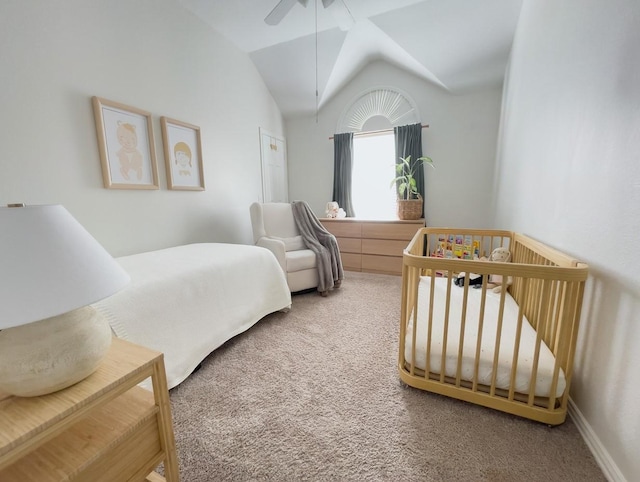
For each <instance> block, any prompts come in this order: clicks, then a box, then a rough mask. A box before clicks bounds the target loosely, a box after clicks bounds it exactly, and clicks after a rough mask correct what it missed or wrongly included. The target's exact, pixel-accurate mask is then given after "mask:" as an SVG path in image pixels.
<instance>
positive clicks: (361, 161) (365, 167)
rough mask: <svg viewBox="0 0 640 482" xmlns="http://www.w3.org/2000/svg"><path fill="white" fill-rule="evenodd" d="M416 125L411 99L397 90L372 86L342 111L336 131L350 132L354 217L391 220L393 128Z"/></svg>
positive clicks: (393, 213)
mask: <svg viewBox="0 0 640 482" xmlns="http://www.w3.org/2000/svg"><path fill="white" fill-rule="evenodd" d="M419 122H420V115H419V113H418V108H417V106H416V104H415V102H413V100H412V99H411V98H410V97H409V96H408V95H406V94H405V93H403V92H400V91H399V90H398V89H395V88H391V87H375V88H372V89H370V90H368V91H366V92H364V93H362V94H360V95H358V96H357V97H356V98H355V99H354V100H353V101H352V102H351V103H350V104H348V105H347V107H346V108H345V110H344V111H343V112H342V115H341V116H340V119H339V121H338V130H337V131H336V132H353V133H354V137H353V176H352V184H351V200H352V203H353V209H354V211H355V213H356V216H357V217H358V218H362V219H394V218H395V217H396V193H395V190H394V189H393V188H391V187H390V184H391V180H392V179H393V178H394V177H395V139H394V135H393V127H395V126H401V125H407V124H416V123H419Z"/></svg>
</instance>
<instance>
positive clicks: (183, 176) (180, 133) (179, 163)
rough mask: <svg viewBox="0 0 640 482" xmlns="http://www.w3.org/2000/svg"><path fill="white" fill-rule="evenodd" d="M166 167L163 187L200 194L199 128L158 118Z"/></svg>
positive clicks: (201, 188)
mask: <svg viewBox="0 0 640 482" xmlns="http://www.w3.org/2000/svg"><path fill="white" fill-rule="evenodd" d="M160 125H161V127H162V139H163V145H164V162H165V164H166V167H167V187H168V188H169V189H174V190H183V191H204V173H203V169H202V145H201V142H200V128H199V127H197V126H194V125H191V124H187V123H186V122H180V121H177V120H175V119H169V118H168V117H160Z"/></svg>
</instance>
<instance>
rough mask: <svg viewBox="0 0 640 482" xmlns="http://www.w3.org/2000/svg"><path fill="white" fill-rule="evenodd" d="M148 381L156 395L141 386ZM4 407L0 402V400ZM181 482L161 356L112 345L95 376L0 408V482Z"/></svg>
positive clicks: (11, 400)
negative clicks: (158, 469)
mask: <svg viewBox="0 0 640 482" xmlns="http://www.w3.org/2000/svg"><path fill="white" fill-rule="evenodd" d="M148 377H151V380H152V383H153V393H152V392H150V391H148V390H145V389H144V388H141V387H139V386H137V385H138V383H140V382H141V381H143V380H144V379H146V378H148ZM0 399H1V397H0ZM160 462H164V472H165V476H166V480H167V482H174V481H178V480H179V476H178V463H177V459H176V451H175V440H174V436H173V428H172V423H171V407H170V405H169V392H168V390H167V379H166V375H165V371H164V359H163V356H162V354H161V353H158V352H155V351H153V350H149V349H147V348H144V347H141V346H138V345H134V344H132V343H129V342H127V341H124V340H120V339H117V338H114V340H113V344H112V346H111V349H110V351H109V354H108V355H107V358H106V359H105V360H104V361H103V362H102V364H101V365H100V367H99V368H98V370H97V371H96V372H95V373H93V374H92V375H90V376H89V377H88V378H86V379H85V380H83V381H81V382H80V383H77V384H75V385H73V386H71V387H69V388H67V389H64V390H60V391H58V392H55V393H51V394H49V395H44V396H41V397H31V398H21V397H8V398H5V399H4V400H1V401H0V480H1V481H2V482H13V481H15V482H26V481H38V482H43V481H54V480H55V481H60V480H80V481H91V482H94V481H109V482H114V481H119V480H134V481H135V480H149V481H160V480H165V478H163V477H161V476H160V475H158V474H157V473H155V472H152V471H153V470H154V469H155V468H156V467H157V466H158V464H160Z"/></svg>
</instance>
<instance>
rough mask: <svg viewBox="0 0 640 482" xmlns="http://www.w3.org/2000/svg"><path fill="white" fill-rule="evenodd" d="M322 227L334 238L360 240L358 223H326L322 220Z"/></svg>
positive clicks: (360, 230)
mask: <svg viewBox="0 0 640 482" xmlns="http://www.w3.org/2000/svg"><path fill="white" fill-rule="evenodd" d="M322 225H323V226H324V227H325V228H326V230H327V231H329V232H330V233H331V234H333V235H334V236H335V237H336V238H360V237H362V229H361V225H360V223H357V222H356V223H354V222H352V221H327V220H323V221H322Z"/></svg>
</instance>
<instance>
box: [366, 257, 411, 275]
mask: <svg viewBox="0 0 640 482" xmlns="http://www.w3.org/2000/svg"><path fill="white" fill-rule="evenodd" d="M362 271H365V272H369V273H382V274H402V257H398V256H377V255H373V254H363V255H362Z"/></svg>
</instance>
